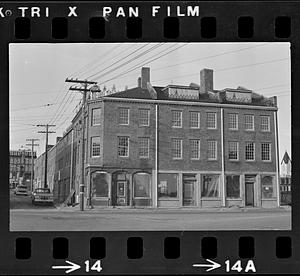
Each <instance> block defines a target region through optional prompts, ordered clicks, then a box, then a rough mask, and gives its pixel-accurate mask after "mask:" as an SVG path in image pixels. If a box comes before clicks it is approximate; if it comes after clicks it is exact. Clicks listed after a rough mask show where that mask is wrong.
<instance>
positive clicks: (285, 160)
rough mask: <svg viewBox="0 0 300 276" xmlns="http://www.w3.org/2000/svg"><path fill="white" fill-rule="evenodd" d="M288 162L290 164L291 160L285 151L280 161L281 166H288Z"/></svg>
mask: <svg viewBox="0 0 300 276" xmlns="http://www.w3.org/2000/svg"><path fill="white" fill-rule="evenodd" d="M289 162H292V160H291V158H290V156H289V154H288V153H287V151H285V153H284V155H283V158H282V161H281V164H282V163H285V164H288V163H289Z"/></svg>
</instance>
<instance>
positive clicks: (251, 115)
mask: <svg viewBox="0 0 300 276" xmlns="http://www.w3.org/2000/svg"><path fill="white" fill-rule="evenodd" d="M250 117H251V118H252V124H251V125H252V127H251V128H247V125H248V124H250V123H249V122H247V119H246V118H250ZM244 127H245V130H246V131H254V115H253V114H245V115H244Z"/></svg>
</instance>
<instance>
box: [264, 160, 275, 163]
mask: <svg viewBox="0 0 300 276" xmlns="http://www.w3.org/2000/svg"><path fill="white" fill-rule="evenodd" d="M261 162H263V163H272V160H261Z"/></svg>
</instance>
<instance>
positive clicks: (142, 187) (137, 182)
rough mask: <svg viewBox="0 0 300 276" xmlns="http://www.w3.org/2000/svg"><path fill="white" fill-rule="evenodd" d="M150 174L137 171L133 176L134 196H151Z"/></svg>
mask: <svg viewBox="0 0 300 276" xmlns="http://www.w3.org/2000/svg"><path fill="white" fill-rule="evenodd" d="M150 181H151V178H150V175H149V174H148V173H136V174H135V175H134V177H133V185H134V197H150Z"/></svg>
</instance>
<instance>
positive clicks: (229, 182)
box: [226, 175, 240, 198]
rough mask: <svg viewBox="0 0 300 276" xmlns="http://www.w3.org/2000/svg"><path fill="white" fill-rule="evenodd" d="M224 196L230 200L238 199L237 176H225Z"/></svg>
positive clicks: (238, 181) (238, 179)
mask: <svg viewBox="0 0 300 276" xmlns="http://www.w3.org/2000/svg"><path fill="white" fill-rule="evenodd" d="M226 196H227V197H230V198H239V197H240V176H239V175H226Z"/></svg>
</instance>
